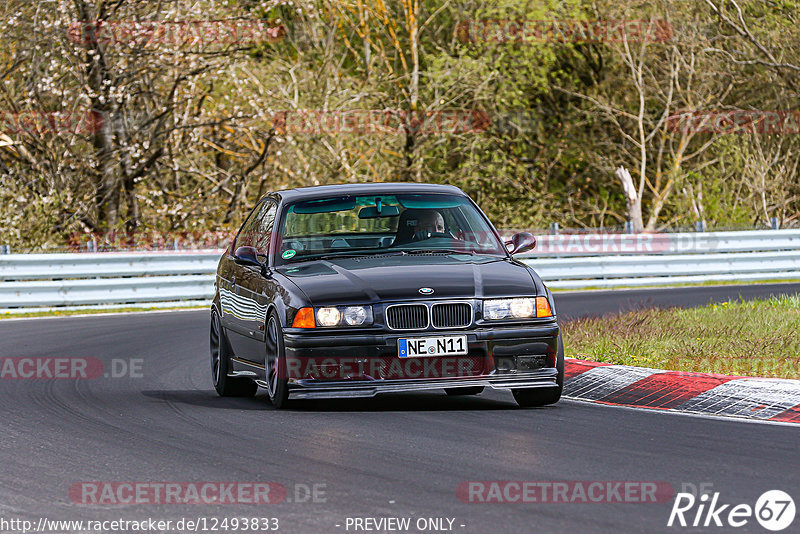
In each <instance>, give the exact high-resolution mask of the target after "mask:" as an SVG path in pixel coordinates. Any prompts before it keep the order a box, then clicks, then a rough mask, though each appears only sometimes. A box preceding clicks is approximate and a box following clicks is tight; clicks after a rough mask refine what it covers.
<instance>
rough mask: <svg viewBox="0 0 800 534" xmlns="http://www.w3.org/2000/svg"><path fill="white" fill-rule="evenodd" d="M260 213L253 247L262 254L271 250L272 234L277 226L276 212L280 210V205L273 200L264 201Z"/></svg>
mask: <svg viewBox="0 0 800 534" xmlns="http://www.w3.org/2000/svg"><path fill="white" fill-rule="evenodd" d="M259 211H260V213H259V215H258V222H257V223H256V233H255V238H254V240H253V245H251V246H253V247H256V250H258V252H260V253H261V254H267V253H268V252H269V243H270V241H272V234H273V231H274V227H275V214H276V213H277V211H278V206H277V205H276V204H275V203H274V202H271V201H269V200H268V201H266V202H264V206H263V207H262V209H261V210H259Z"/></svg>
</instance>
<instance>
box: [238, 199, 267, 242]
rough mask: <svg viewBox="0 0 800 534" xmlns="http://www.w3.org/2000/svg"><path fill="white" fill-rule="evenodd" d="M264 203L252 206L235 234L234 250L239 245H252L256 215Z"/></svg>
mask: <svg viewBox="0 0 800 534" xmlns="http://www.w3.org/2000/svg"><path fill="white" fill-rule="evenodd" d="M263 207H264V204H261V205H260V206H257V207H255V208H253V211H251V212H250V215H248V217H247V220H246V221H244V224H243V225H242V228H241V229H240V230H239V234H238V235H237V236H236V246H235V247H234V250H235V249H237V248H239V247H254V246H255V245H254V244H253V242H254V241H255V230H256V228H255V227H256V223H257V222H258V215H259V213H261V210H262V209H263Z"/></svg>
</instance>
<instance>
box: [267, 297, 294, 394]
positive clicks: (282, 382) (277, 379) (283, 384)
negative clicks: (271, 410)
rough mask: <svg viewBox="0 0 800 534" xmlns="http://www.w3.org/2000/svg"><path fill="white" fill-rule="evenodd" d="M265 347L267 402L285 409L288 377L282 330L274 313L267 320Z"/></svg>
mask: <svg viewBox="0 0 800 534" xmlns="http://www.w3.org/2000/svg"><path fill="white" fill-rule="evenodd" d="M265 345H266V355H265V357H264V374H265V375H266V378H265V380H266V382H267V392H268V393H269V400H270V401H271V402H272V405H273V406H275V407H276V408H278V409H280V408H286V406H287V405H288V403H289V377H288V376H287V370H286V369H287V368H286V354H285V352H284V347H283V328H282V327H281V323H280V321H278V315H277V314H276V313H275V312H274V311H273V312H271V313H270V314H269V318H268V319H267V328H266V336H265Z"/></svg>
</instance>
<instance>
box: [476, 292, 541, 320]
mask: <svg viewBox="0 0 800 534" xmlns="http://www.w3.org/2000/svg"><path fill="white" fill-rule="evenodd" d="M552 316H553V313H552V311H550V302H549V301H548V300H547V297H535V298H534V297H524V298H514V299H493V300H485V301H483V318H484V319H487V320H489V321H499V320H503V319H533V318H538V317H552Z"/></svg>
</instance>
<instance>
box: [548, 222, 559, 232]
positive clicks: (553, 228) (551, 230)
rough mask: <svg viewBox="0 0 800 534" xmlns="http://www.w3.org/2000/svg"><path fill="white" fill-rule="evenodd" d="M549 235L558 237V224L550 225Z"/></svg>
mask: <svg viewBox="0 0 800 534" xmlns="http://www.w3.org/2000/svg"><path fill="white" fill-rule="evenodd" d="M550 235H558V223H557V222H554V223H550Z"/></svg>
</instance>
